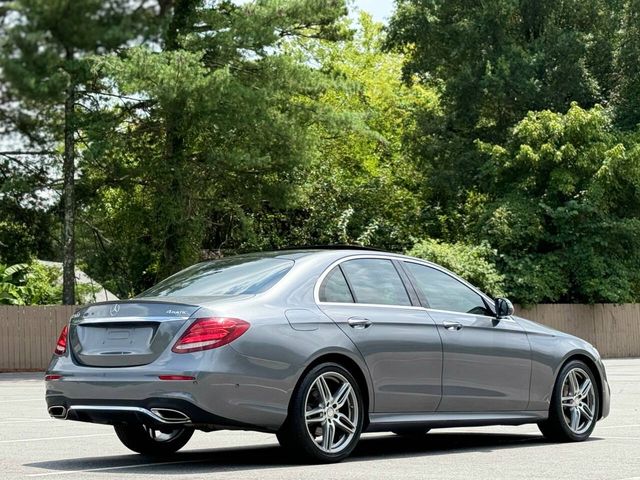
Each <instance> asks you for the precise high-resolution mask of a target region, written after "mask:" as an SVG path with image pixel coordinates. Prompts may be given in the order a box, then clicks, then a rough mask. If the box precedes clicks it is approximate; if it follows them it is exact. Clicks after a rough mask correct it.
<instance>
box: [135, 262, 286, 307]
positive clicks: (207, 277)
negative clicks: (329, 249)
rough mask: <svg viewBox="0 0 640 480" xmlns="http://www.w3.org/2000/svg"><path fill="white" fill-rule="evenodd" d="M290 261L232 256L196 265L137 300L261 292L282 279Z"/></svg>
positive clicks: (158, 285) (168, 279)
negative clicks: (143, 298)
mask: <svg viewBox="0 0 640 480" xmlns="http://www.w3.org/2000/svg"><path fill="white" fill-rule="evenodd" d="M293 263H294V262H293V260H286V259H282V258H258V257H234V258H224V259H221V260H214V261H211V262H204V263H198V264H196V265H193V266H192V267H189V268H186V269H184V270H182V271H180V272H178V273H176V274H175V275H172V276H171V277H169V278H167V279H165V280H163V281H161V282H160V283H158V284H157V285H156V286H155V287H151V288H150V289H149V290H147V291H145V292H143V293H141V294H140V295H138V297H199V296H205V297H206V296H215V295H240V294H256V293H261V292H264V291H266V290H268V289H269V288H271V287H272V286H274V285H275V284H276V283H277V282H278V281H279V280H280V279H281V278H282V277H284V276H285V275H286V274H287V272H288V271H289V270H291V267H293Z"/></svg>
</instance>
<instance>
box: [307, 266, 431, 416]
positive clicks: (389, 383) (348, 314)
mask: <svg viewBox="0 0 640 480" xmlns="http://www.w3.org/2000/svg"><path fill="white" fill-rule="evenodd" d="M412 303H413V302H412V300H411V297H410V295H409V293H408V292H407V289H406V288H405V284H404V283H403V281H402V279H401V276H400V274H399V271H398V268H397V266H396V264H394V262H393V261H392V260H390V259H381V258H358V259H353V260H346V261H344V262H342V263H341V264H340V265H338V266H336V267H334V269H333V270H332V271H331V272H329V274H328V275H327V276H326V277H325V279H324V280H323V282H322V284H321V286H320V290H319V302H318V305H319V307H320V308H321V309H322V310H323V311H324V312H325V313H326V314H327V315H328V316H329V317H330V318H331V319H333V320H334V321H335V322H336V323H337V325H338V326H339V327H340V328H341V329H342V330H343V331H344V332H345V333H346V334H347V336H348V337H349V338H350V339H351V340H352V341H353V343H354V344H355V345H356V347H357V348H358V350H359V351H360V353H361V354H362V356H363V358H364V359H365V362H366V364H367V367H368V368H369V372H370V374H371V378H372V379H373V384H374V394H375V403H374V409H375V412H377V413H401V412H433V411H435V410H436V408H437V406H438V403H439V402H440V399H441V380H442V345H441V342H440V336H439V334H438V330H437V326H436V324H435V322H434V321H433V319H432V318H430V317H429V315H427V313H426V312H425V310H424V309H423V308H421V307H419V306H417V305H413V304H412Z"/></svg>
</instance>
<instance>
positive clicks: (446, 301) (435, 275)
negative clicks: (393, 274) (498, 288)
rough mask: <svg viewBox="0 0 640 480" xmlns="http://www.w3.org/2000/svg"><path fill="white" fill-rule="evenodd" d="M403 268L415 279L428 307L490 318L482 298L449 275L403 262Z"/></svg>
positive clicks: (489, 312) (423, 266)
mask: <svg viewBox="0 0 640 480" xmlns="http://www.w3.org/2000/svg"><path fill="white" fill-rule="evenodd" d="M405 266H406V267H407V270H409V272H410V273H411V274H412V275H413V277H414V278H415V280H416V283H417V287H418V288H419V289H420V290H421V291H422V293H423V294H424V296H425V297H426V299H427V301H428V302H429V307H431V308H433V309H436V310H448V311H451V312H460V313H471V314H475V315H487V316H491V311H489V310H488V309H487V307H486V305H485V303H484V300H483V299H482V297H481V296H480V295H478V294H477V293H476V292H474V291H473V290H471V289H470V288H469V287H467V286H466V285H465V284H463V283H462V282H460V281H458V280H456V279H455V278H453V277H452V276H451V275H447V274H446V273H444V272H441V271H440V270H437V269H435V268H431V267H427V266H425V265H419V264H417V263H413V262H405Z"/></svg>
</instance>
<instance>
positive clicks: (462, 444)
mask: <svg viewBox="0 0 640 480" xmlns="http://www.w3.org/2000/svg"><path fill="white" fill-rule="evenodd" d="M596 440H599V439H598V438H592V439H591V440H589V441H596ZM542 445H548V443H547V442H546V441H545V439H544V438H543V437H542V436H540V435H514V434H497V433H467V432H464V433H430V434H428V435H425V436H424V437H420V438H418V439H416V438H404V437H398V436H395V435H392V434H389V435H382V436H376V437H364V438H362V440H361V441H360V443H359V445H358V446H357V448H356V449H355V451H354V452H353V453H352V455H351V456H350V457H349V458H348V459H347V460H345V462H361V461H374V460H384V459H390V458H412V457H423V456H431V455H451V454H459V453H464V452H470V451H473V452H491V451H495V450H502V449H510V448H531V447H536V446H542ZM523 455H524V454H523ZM302 465H304V464H303V463H302V462H301V461H300V460H299V459H297V458H295V457H293V456H292V455H291V454H290V453H288V452H287V451H286V450H284V449H282V448H279V447H278V446H277V444H274V445H260V446H246V447H233V448H217V449H211V450H185V451H183V452H178V453H177V454H175V455H172V456H169V457H164V458H150V457H145V456H142V455H118V456H108V457H83V458H77V459H73V458H70V459H63V460H53V461H46V462H34V463H27V464H25V465H24V466H26V467H35V468H41V469H46V470H52V471H60V472H65V473H69V474H71V473H74V472H78V473H80V472H92V471H96V472H97V471H114V472H117V473H118V474H126V473H132V474H138V475H140V474H145V473H146V474H159V473H162V474H163V475H184V474H186V473H189V474H198V473H200V474H204V473H216V472H225V471H231V470H233V471H239V470H240V471H241V470H255V469H271V468H282V467H292V466H302Z"/></svg>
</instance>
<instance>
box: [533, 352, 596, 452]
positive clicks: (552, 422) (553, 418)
mask: <svg viewBox="0 0 640 480" xmlns="http://www.w3.org/2000/svg"><path fill="white" fill-rule="evenodd" d="M576 369H578V371H579V372H584V373H585V374H586V375H587V376H588V377H589V379H590V381H591V388H592V389H593V401H594V408H593V412H592V413H593V420H592V421H591V424H590V426H589V427H588V428H586V429H585V431H583V432H579V433H576V432H574V431H573V430H572V429H571V428H570V426H569V425H568V421H567V420H565V412H564V410H563V407H562V390H563V384H564V382H565V379H566V378H567V375H568V374H569V372H571V371H572V370H576ZM599 412H600V396H599V392H598V387H597V383H596V379H595V376H594V374H593V372H592V371H591V368H589V366H588V365H587V364H585V363H584V362H582V361H580V360H572V361H570V362H568V363H567V364H566V365H565V366H564V367H562V369H561V370H560V373H559V374H558V377H557V378H556V382H555V384H554V388H553V394H552V397H551V404H550V405H549V418H548V419H547V420H544V421H542V422H540V423H538V427H539V428H540V431H541V432H542V434H543V435H544V436H545V437H546V438H547V439H549V440H551V441H553V442H582V441H584V440H586V439H587V438H589V436H590V435H591V433H592V432H593V429H594V428H595V426H596V422H597V419H598V415H599Z"/></svg>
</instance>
